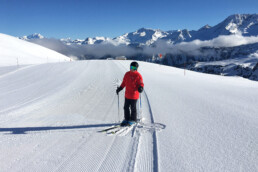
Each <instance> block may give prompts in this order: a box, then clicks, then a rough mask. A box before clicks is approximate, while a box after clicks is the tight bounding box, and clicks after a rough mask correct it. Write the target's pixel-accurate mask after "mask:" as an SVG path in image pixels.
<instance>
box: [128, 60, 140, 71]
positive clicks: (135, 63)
mask: <svg viewBox="0 0 258 172" xmlns="http://www.w3.org/2000/svg"><path fill="white" fill-rule="evenodd" d="M132 66H133V67H135V68H136V70H137V69H138V67H139V64H138V63H137V62H135V61H134V62H132V63H131V64H130V67H132Z"/></svg>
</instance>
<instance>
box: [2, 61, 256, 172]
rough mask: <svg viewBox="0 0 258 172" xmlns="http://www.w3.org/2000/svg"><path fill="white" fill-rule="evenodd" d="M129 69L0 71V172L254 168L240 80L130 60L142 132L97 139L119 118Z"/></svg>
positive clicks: (252, 123) (250, 102) (249, 116)
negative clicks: (138, 82) (139, 87)
mask: <svg viewBox="0 0 258 172" xmlns="http://www.w3.org/2000/svg"><path fill="white" fill-rule="evenodd" d="M129 64H130V61H104V60H103V61H79V62H70V63H56V64H41V65H32V66H26V67H20V68H19V69H18V70H17V69H15V68H12V69H11V70H10V69H8V72H4V71H5V68H0V69H1V70H2V71H3V72H2V73H4V74H2V75H0V137H1V138H0V169H1V171H3V172H7V171H8V172H10V171H62V172H63V171H112V172H113V171H119V172H120V171H141V172H142V171H148V172H149V171H164V172H167V171H176V172H181V171H183V172H189V171H209V172H212V171H232V172H238V171H245V172H248V171H250V172H254V171H258V165H257V162H258V127H257V126H258V108H257V102H258V83H257V82H254V81H249V80H245V79H242V78H236V77H222V76H214V75H207V74H201V73H195V72H190V71H187V72H186V76H184V71H183V70H181V69H176V68H172V67H166V66H160V65H156V64H150V63H144V62H139V64H140V68H139V72H140V73H141V74H142V76H143V79H144V83H145V91H144V93H142V113H141V116H142V117H143V118H144V120H143V123H145V124H146V126H145V127H143V128H139V127H138V128H135V130H132V131H128V132H125V133H120V134H117V135H106V134H104V133H98V132H97V131H98V130H100V129H103V128H105V127H108V126H111V125H113V124H114V123H117V122H118V121H120V120H122V116H123V115H122V114H123V109H122V105H123V102H124V99H123V94H124V92H123V91H122V92H121V94H120V99H119V100H120V104H119V105H120V116H118V97H117V95H116V94H115V89H116V86H117V84H118V83H120V82H121V80H122V78H123V75H124V73H125V72H126V71H127V69H128V67H129ZM1 70H0V71H1ZM151 123H155V124H159V125H160V126H166V127H165V128H164V129H159V130H154V129H153V128H151V125H150V124H151ZM148 126H149V127H148Z"/></svg>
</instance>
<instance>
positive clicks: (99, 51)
mask: <svg viewBox="0 0 258 172" xmlns="http://www.w3.org/2000/svg"><path fill="white" fill-rule="evenodd" d="M31 42H33V43H36V44H39V45H42V46H44V47H47V48H50V49H52V50H55V51H57V52H60V53H62V54H65V55H67V56H69V57H72V56H73V57H74V56H76V57H79V58H82V57H84V56H85V55H91V56H94V57H95V58H100V57H103V56H106V55H111V56H122V55H124V56H132V55H135V54H138V53H142V54H147V55H152V54H159V53H161V54H167V53H170V54H182V53H184V54H188V55H208V54H209V53H214V51H210V52H209V51H206V52H205V53H206V54H204V53H203V52H202V51H201V48H202V47H211V48H220V47H235V46H239V45H244V44H252V43H257V42H258V36H256V37H255V36H251V37H244V36H241V35H223V36H219V37H217V38H214V39H212V40H207V41H201V40H194V41H191V42H182V43H179V44H169V43H167V42H166V41H165V40H158V41H156V42H155V46H143V47H142V48H141V49H136V48H132V47H130V46H127V45H125V44H118V43H117V42H114V41H113V42H112V41H109V42H102V43H100V44H96V45H76V44H72V45H66V44H64V43H63V42H62V41H60V40H57V39H47V38H44V39H35V40H31Z"/></svg>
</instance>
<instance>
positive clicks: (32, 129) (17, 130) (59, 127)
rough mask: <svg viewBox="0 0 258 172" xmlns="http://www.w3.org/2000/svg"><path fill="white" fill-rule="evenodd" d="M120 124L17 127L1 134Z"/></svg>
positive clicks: (0, 130) (5, 129)
mask: <svg viewBox="0 0 258 172" xmlns="http://www.w3.org/2000/svg"><path fill="white" fill-rule="evenodd" d="M117 124H118V123H109V124H88V125H76V126H56V127H17V128H0V133H1V132H4V133H5V132H11V134H27V132H30V131H50V130H72V129H84V128H85V129H88V128H100V127H110V126H112V125H117Z"/></svg>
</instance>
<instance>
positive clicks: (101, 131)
mask: <svg viewBox="0 0 258 172" xmlns="http://www.w3.org/2000/svg"><path fill="white" fill-rule="evenodd" d="M120 127H121V126H120V125H115V126H112V127H108V128H106V129H103V130H100V131H98V132H100V133H103V132H107V131H109V130H113V129H115V128H120Z"/></svg>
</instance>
